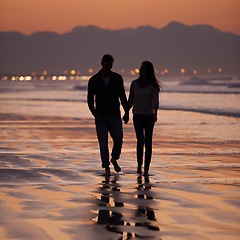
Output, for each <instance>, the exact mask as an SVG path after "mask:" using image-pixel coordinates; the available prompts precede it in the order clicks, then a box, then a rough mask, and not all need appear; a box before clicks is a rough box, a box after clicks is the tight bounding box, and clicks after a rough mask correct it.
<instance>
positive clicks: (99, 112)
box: [87, 54, 160, 175]
mask: <svg viewBox="0 0 240 240" xmlns="http://www.w3.org/2000/svg"><path fill="white" fill-rule="evenodd" d="M113 62H114V59H113V57H112V56H111V55H109V54H105V55H104V56H103V57H102V60H101V65H102V69H101V70H100V71H99V72H98V73H97V74H95V75H93V76H92V77H91V78H90V79H89V82H88V95H87V100H88V107H89V110H90V111H91V113H92V115H93V116H94V118H95V126H96V132H97V138H98V142H99V147H100V155H101V161H102V167H103V168H104V169H105V175H110V174H111V172H110V167H109V166H110V163H112V164H113V166H114V170H115V171H116V172H120V171H121V168H120V166H119V165H118V163H117V160H118V159H119V157H120V154H121V149H122V143H123V129H122V119H123V121H124V122H125V124H127V123H128V121H129V110H130V109H131V108H132V107H133V123H134V129H135V133H136V138H137V164H138V167H137V173H138V174H142V165H143V155H144V154H143V153H144V145H145V161H144V173H143V174H144V175H148V171H149V166H150V162H151V156H152V135H153V127H154V123H155V122H156V121H157V110H158V108H159V93H160V82H159V81H158V80H157V79H156V77H155V73H154V67H153V64H152V63H151V62H149V61H144V62H142V64H141V67H140V75H139V78H138V79H136V80H134V81H133V82H132V83H131V87H130V94H129V98H128V100H127V98H126V94H125V89H124V84H123V78H122V76H121V75H119V74H118V73H115V72H113V71H112V70H111V69H112V66H113ZM120 102H121V104H122V106H123V109H124V112H125V114H124V116H123V118H122V119H121V113H120ZM108 133H110V136H111V137H112V139H113V148H112V153H111V159H110V161H109V148H108Z"/></svg>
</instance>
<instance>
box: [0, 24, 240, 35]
mask: <svg viewBox="0 0 240 240" xmlns="http://www.w3.org/2000/svg"><path fill="white" fill-rule="evenodd" d="M171 24H179V25H183V26H186V27H190V28H192V27H196V26H208V27H211V28H213V29H215V30H217V31H220V32H222V33H230V34H235V35H237V36H240V33H236V32H231V31H226V30H221V29H220V28H217V27H215V26H214V25H211V24H206V23H197V24H185V23H182V22H180V21H175V20H173V21H170V22H169V23H167V24H166V25H164V26H163V27H155V26H153V25H150V24H146V25H139V26H136V27H122V28H114V29H110V28H104V27H101V26H97V25H95V24H88V25H76V26H73V27H72V28H71V30H69V31H65V32H58V31H55V30H37V31H33V32H31V33H25V32H22V31H18V30H0V33H20V34H22V35H25V36H31V35H33V34H36V33H54V34H57V35H64V34H67V33H71V32H74V29H76V28H88V27H94V28H98V29H100V30H104V31H112V32H114V31H123V30H137V29H140V28H148V27H149V28H152V29H155V30H162V29H164V28H166V27H168V26H169V25H171Z"/></svg>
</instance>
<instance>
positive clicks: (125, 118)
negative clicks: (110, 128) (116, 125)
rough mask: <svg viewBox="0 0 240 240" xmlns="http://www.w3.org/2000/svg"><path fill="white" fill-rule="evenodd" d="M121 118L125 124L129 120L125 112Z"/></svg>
mask: <svg viewBox="0 0 240 240" xmlns="http://www.w3.org/2000/svg"><path fill="white" fill-rule="evenodd" d="M122 120H123V121H124V123H125V124H127V123H128V121H129V113H125V114H124V116H123V117H122Z"/></svg>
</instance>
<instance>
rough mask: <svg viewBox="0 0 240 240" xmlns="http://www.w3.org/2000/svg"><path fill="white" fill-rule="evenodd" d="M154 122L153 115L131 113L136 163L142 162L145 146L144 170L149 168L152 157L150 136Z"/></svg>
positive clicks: (140, 163)
mask: <svg viewBox="0 0 240 240" xmlns="http://www.w3.org/2000/svg"><path fill="white" fill-rule="evenodd" d="M154 123H155V122H154V115H146V114H134V115H133V124H134V129H135V133H136V138H137V163H138V165H142V164H143V153H144V146H145V162H144V170H145V171H148V170H149V166H150V163H151V158H152V136H153V127H154Z"/></svg>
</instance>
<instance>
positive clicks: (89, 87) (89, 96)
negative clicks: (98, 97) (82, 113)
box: [87, 78, 95, 116]
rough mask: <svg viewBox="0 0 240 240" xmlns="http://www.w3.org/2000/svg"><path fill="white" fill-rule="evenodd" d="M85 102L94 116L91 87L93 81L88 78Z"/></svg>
mask: <svg viewBox="0 0 240 240" xmlns="http://www.w3.org/2000/svg"><path fill="white" fill-rule="evenodd" d="M87 103H88V108H89V110H90V111H91V113H92V115H93V116H94V112H95V108H94V88H93V81H92V79H91V78H90V79H89V81H88V93H87Z"/></svg>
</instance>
